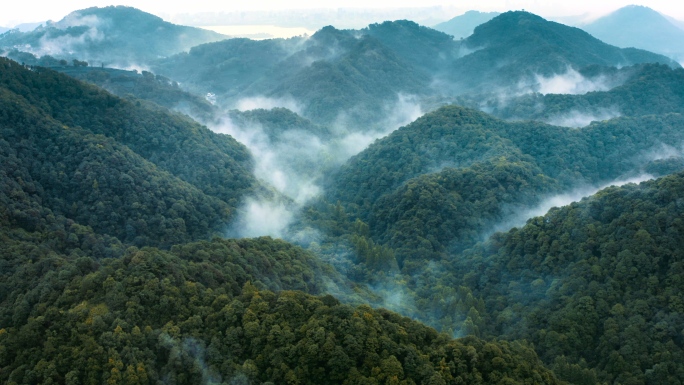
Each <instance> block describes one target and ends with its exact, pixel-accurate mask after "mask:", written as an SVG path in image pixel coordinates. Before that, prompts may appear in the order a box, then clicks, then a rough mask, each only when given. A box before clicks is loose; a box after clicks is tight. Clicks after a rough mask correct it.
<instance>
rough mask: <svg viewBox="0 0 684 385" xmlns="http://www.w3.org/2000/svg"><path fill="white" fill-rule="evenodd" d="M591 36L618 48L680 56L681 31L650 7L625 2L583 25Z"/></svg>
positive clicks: (682, 31)
mask: <svg viewBox="0 0 684 385" xmlns="http://www.w3.org/2000/svg"><path fill="white" fill-rule="evenodd" d="M582 29H583V30H585V31H587V32H589V33H590V34H592V35H593V36H595V37H597V38H599V39H601V40H603V41H605V42H606V43H608V44H613V45H615V46H618V47H634V48H641V49H646V50H649V51H652V52H657V53H660V54H663V55H666V56H668V57H671V58H674V59H681V57H682V55H683V54H684V49H682V48H681V44H680V43H679V42H681V41H682V40H683V39H684V30H682V29H681V28H680V27H678V26H676V25H674V24H673V23H672V22H670V20H668V19H667V18H666V17H665V16H663V15H661V14H660V13H658V12H656V11H654V10H653V9H651V8H648V7H644V6H640V5H629V6H626V7H624V8H620V9H618V10H617V11H615V12H613V13H611V14H609V15H606V16H603V17H601V18H599V19H597V20H594V21H593V22H591V23H589V24H587V25H583V26H582Z"/></svg>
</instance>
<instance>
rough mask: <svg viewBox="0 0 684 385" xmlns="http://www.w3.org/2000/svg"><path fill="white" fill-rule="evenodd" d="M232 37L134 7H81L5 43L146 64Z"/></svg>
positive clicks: (95, 61)
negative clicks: (169, 19) (170, 20)
mask: <svg viewBox="0 0 684 385" xmlns="http://www.w3.org/2000/svg"><path fill="white" fill-rule="evenodd" d="M224 38H226V36H223V35H221V34H218V33H215V32H212V31H207V30H203V29H199V28H193V27H186V26H180V25H175V24H172V23H169V22H166V21H164V20H162V19H161V18H159V17H157V16H154V15H151V14H149V13H146V12H143V11H140V10H138V9H135V8H131V7H124V6H110V7H104V8H97V7H93V8H87V9H83V10H80V11H75V12H72V13H70V14H69V15H67V16H65V17H64V18H63V19H62V20H60V21H57V22H48V23H45V24H44V25H41V26H40V27H38V28H36V29H35V30H32V31H30V32H20V31H18V30H12V31H9V32H8V33H5V34H3V35H0V47H3V48H4V49H13V48H14V49H18V50H20V51H26V52H29V53H33V54H35V55H37V56H43V55H51V56H54V57H57V58H60V59H64V58H66V59H69V60H71V59H79V60H85V61H89V62H91V65H100V64H101V63H104V64H106V65H117V66H124V67H125V66H130V65H140V64H142V63H146V62H149V61H150V60H153V59H157V58H160V57H166V56H170V55H173V54H176V53H179V52H182V51H186V50H188V49H190V47H193V46H196V45H198V44H202V43H207V42H211V41H217V40H222V39H224Z"/></svg>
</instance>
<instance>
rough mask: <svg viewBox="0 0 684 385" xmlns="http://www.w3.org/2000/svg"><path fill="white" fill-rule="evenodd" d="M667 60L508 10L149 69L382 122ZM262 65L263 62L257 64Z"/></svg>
mask: <svg viewBox="0 0 684 385" xmlns="http://www.w3.org/2000/svg"><path fill="white" fill-rule="evenodd" d="M647 62H659V63H665V64H668V65H671V66H673V67H678V66H679V65H678V64H677V63H675V62H673V61H672V60H670V59H668V58H667V57H664V56H661V55H657V54H653V53H651V52H647V51H643V50H638V49H620V48H617V47H614V46H611V45H608V44H606V43H603V42H601V41H599V40H598V39H596V38H594V37H592V36H591V35H589V34H588V33H586V32H584V31H582V30H580V29H577V28H572V27H568V26H565V25H562V24H558V23H554V22H550V21H547V20H544V19H543V18H541V17H539V16H536V15H533V14H530V13H527V12H507V13H504V14H501V15H499V16H497V17H494V18H493V19H492V20H490V21H488V22H486V23H484V24H482V25H480V26H478V27H477V28H476V29H475V33H474V34H472V35H471V36H470V37H468V38H467V39H463V40H462V41H455V40H453V39H452V38H451V37H450V36H449V35H447V34H445V33H443V32H439V31H436V30H434V29H431V28H427V27H423V26H420V25H418V24H416V23H414V22H411V21H406V20H403V21H402V20H400V21H394V22H384V23H380V24H372V25H370V26H368V28H364V29H361V30H356V31H354V30H338V29H335V28H334V27H325V28H323V29H321V30H319V31H318V32H317V33H316V34H314V35H313V36H312V37H311V38H310V39H303V38H294V39H288V40H283V39H274V40H266V41H253V40H247V39H231V40H226V41H222V42H216V43H210V44H204V45H201V46H199V47H195V48H193V49H191V50H190V52H189V53H183V54H179V55H175V56H172V57H169V58H165V59H160V60H158V61H156V62H154V63H153V64H152V65H151V67H152V70H153V71H154V72H156V73H160V74H162V75H164V76H166V77H169V78H171V79H175V80H177V81H179V82H180V83H182V84H183V85H184V87H187V89H189V90H192V91H194V92H198V93H202V94H206V93H213V94H216V95H217V100H218V103H219V104H226V105H231V104H233V103H235V102H236V101H237V100H240V99H241V98H245V97H251V96H255V95H262V96H267V97H270V98H279V99H287V98H291V99H292V98H293V99H294V100H296V101H297V102H299V103H301V106H302V110H301V112H302V113H303V115H304V116H305V117H307V118H310V119H313V120H314V121H315V122H316V123H322V124H330V123H332V122H334V121H336V120H337V119H339V118H340V114H341V113H342V111H344V112H345V118H346V119H348V120H349V119H351V121H355V122H358V123H361V122H362V124H364V125H365V124H369V123H370V122H372V121H373V120H374V119H376V120H377V119H378V118H379V117H380V114H378V113H377V111H379V110H380V111H381V110H383V109H384V108H386V106H387V105H388V104H391V103H392V102H393V101H394V100H396V98H397V95H399V94H410V95H418V96H419V97H420V98H431V97H435V96H437V97H440V96H453V95H460V94H463V93H472V92H485V91H494V90H500V89H502V88H508V89H511V88H513V91H514V92H517V91H518V90H516V89H515V88H516V87H518V86H519V85H521V84H522V85H533V84H535V82H536V81H537V77H538V76H553V75H555V74H562V73H565V72H567V71H568V69H570V68H574V69H580V68H582V67H585V66H589V65H600V66H627V65H632V64H638V63H647ZM253 63H259V65H253Z"/></svg>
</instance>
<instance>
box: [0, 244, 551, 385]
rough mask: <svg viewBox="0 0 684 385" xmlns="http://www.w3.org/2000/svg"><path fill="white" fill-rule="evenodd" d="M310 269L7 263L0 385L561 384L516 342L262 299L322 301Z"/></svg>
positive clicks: (289, 252) (188, 263) (212, 262)
mask: <svg viewBox="0 0 684 385" xmlns="http://www.w3.org/2000/svg"><path fill="white" fill-rule="evenodd" d="M5 246H6V244H3V248H4V247H5ZM13 251H15V250H13ZM13 255H16V254H13ZM7 262H10V263H12V262H13V263H12V264H11V265H9V266H7V265H8V264H7ZM310 263H316V260H315V258H312V257H310V256H308V255H306V254H305V253H303V252H302V251H301V250H300V251H297V250H296V248H295V250H293V247H292V246H289V245H287V244H285V243H284V242H274V241H272V240H270V239H256V240H244V241H227V240H226V241H224V240H215V241H213V242H211V243H208V242H203V243H199V244H190V245H184V246H178V247H174V248H173V249H172V250H171V251H170V252H163V251H159V250H156V249H149V248H148V249H143V250H137V249H134V248H130V249H128V250H127V251H126V253H125V254H124V255H123V256H121V257H120V258H116V259H108V260H103V261H97V260H92V259H90V258H88V257H81V258H78V259H75V260H74V259H69V258H67V257H65V256H61V255H50V256H44V255H37V256H35V257H34V259H33V263H32V264H31V263H27V261H26V260H11V259H10V260H9V261H8V260H7V259H6V258H5V266H6V267H8V268H7V269H3V272H4V274H3V276H2V277H3V279H2V285H3V286H4V287H5V288H6V289H7V290H3V291H2V294H0V299H1V300H2V301H0V303H1V304H2V307H1V308H0V325H1V326H2V328H0V367H1V368H2V371H0V378H1V379H2V380H3V382H7V383H16V384H30V383H49V382H53V383H74V382H77V383H102V382H108V383H132V384H152V383H160V382H169V381H172V382H173V383H176V384H202V383H221V382H222V381H230V383H285V382H297V383H302V384H320V383H323V382H325V383H331V384H342V383H348V382H350V381H356V382H359V383H378V382H381V383H398V384H414V383H430V382H432V383H442V384H447V383H448V384H459V383H473V384H487V383H492V382H502V383H504V382H509V383H510V382H513V383H525V382H527V381H532V380H534V381H537V382H539V383H544V384H562V382H561V381H559V380H557V379H556V378H555V376H554V375H553V374H552V373H551V372H550V371H549V370H548V369H546V368H544V367H543V366H542V364H541V362H540V361H539V359H538V358H537V356H536V355H535V353H534V351H533V350H532V348H531V347H529V346H527V345H525V344H521V343H518V342H513V343H507V342H501V343H499V342H494V341H492V342H484V341H480V340H477V339H475V338H468V339H463V340H459V341H454V340H452V339H450V338H449V337H447V336H446V335H443V334H438V333H437V332H436V331H435V330H434V329H431V328H428V327H426V326H423V325H421V324H419V323H417V322H415V321H411V320H409V319H408V318H403V317H400V316H398V315H397V314H394V313H391V312H388V311H386V310H373V309H371V308H370V307H369V306H366V305H364V306H360V307H352V306H349V305H342V304H340V302H339V301H338V300H336V299H335V298H334V297H332V296H330V295H327V296H323V297H315V296H311V295H308V294H305V293H303V292H292V291H280V292H278V293H273V292H272V291H267V290H264V289H263V287H274V288H277V289H304V290H307V291H309V292H314V293H316V292H320V291H321V289H322V286H321V285H320V283H319V282H320V277H321V271H320V270H318V271H317V270H314V269H311V268H310V265H309V264H310ZM15 264H16V265H15ZM10 267H11V268H10ZM57 267H59V273H55V272H54V271H52V272H48V273H45V271H46V270H48V269H50V268H52V269H56V268H57ZM24 277H27V278H30V279H31V283H32V285H31V286H28V285H26V282H25V281H24V279H25V278H24ZM57 347H59V348H57Z"/></svg>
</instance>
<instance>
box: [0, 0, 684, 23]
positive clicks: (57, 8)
mask: <svg viewBox="0 0 684 385" xmlns="http://www.w3.org/2000/svg"><path fill="white" fill-rule="evenodd" d="M3 2H4V3H5V4H3V5H2V7H0V26H5V27H13V26H15V25H17V24H20V23H30V22H38V21H44V20H54V21H57V20H59V19H61V18H62V17H64V16H65V15H67V14H68V13H69V12H71V11H75V10H78V9H83V8H88V7H93V6H99V7H101V6H107V5H128V6H132V7H136V8H139V9H141V10H143V11H146V12H150V13H153V14H155V15H159V16H162V17H164V18H167V19H168V18H171V17H172V16H173V15H174V14H181V13H199V12H221V11H224V12H231V11H250V10H284V9H322V8H376V9H377V8H398V7H430V6H443V7H446V9H447V10H448V11H449V12H452V13H453V15H445V19H446V18H449V17H453V16H457V15H458V14H459V13H463V12H465V11H466V10H471V9H474V10H479V11H499V12H503V11H507V10H511V9H516V10H517V9H525V10H527V11H530V12H533V13H536V14H538V15H541V16H544V17H557V16H573V15H580V14H585V13H591V14H595V15H598V14H605V13H609V12H611V11H613V10H615V9H618V8H620V7H623V6H625V5H629V4H639V5H645V6H648V7H651V8H653V9H655V10H656V11H659V12H661V13H664V14H666V15H669V16H672V17H675V18H677V19H680V20H684V3H680V2H679V1H676V0H642V1H641V2H638V3H635V2H634V1H629V0H598V1H597V0H546V1H544V0H466V1H464V0H451V1H447V0H391V1H385V0H287V1H283V0H249V1H244V0H238V1H236V0H225V1H217V0H191V1H188V0H183V1H179V0H167V1H159V0H121V1H118V2H112V1H111V0H110V1H107V0H90V1H88V0H62V1H59V0H58V1H55V0H35V1H28V0H6V1H3Z"/></svg>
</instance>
